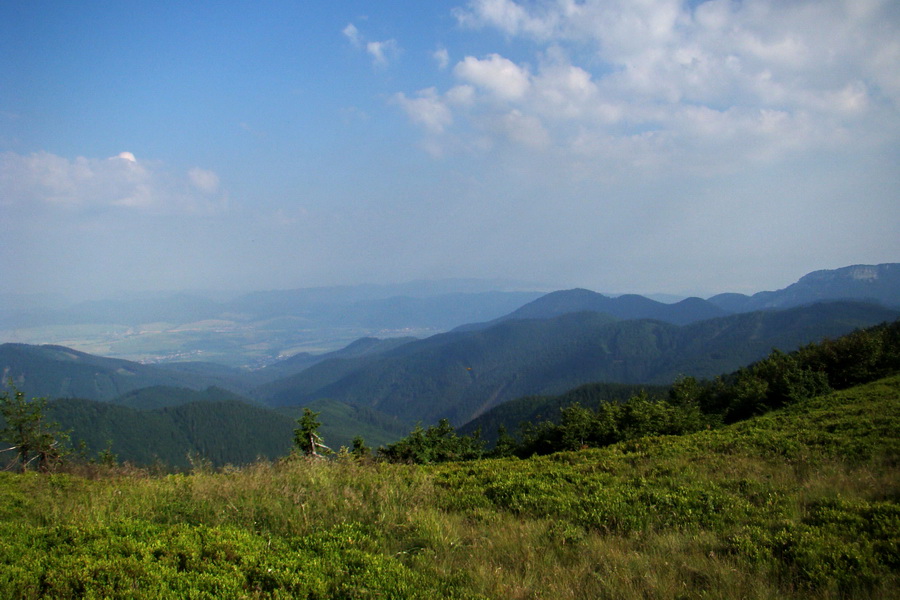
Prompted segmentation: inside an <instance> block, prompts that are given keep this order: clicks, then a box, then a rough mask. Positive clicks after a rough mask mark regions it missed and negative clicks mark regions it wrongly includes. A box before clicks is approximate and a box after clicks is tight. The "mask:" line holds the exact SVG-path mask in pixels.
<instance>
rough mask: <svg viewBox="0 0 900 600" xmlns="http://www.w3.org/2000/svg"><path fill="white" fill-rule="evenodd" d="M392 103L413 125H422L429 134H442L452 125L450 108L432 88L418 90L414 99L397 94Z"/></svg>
mask: <svg viewBox="0 0 900 600" xmlns="http://www.w3.org/2000/svg"><path fill="white" fill-rule="evenodd" d="M394 101H395V102H397V104H399V105H400V106H401V108H403V110H404V111H405V112H406V114H407V115H408V116H409V118H410V119H411V120H412V121H413V122H414V123H418V124H420V125H422V126H423V127H425V129H426V130H427V131H429V132H430V133H433V134H437V133H443V131H444V129H446V128H447V127H448V126H449V125H450V124H451V123H453V114H452V112H451V111H450V108H449V107H448V105H447V103H446V102H445V101H444V100H443V99H442V98H440V97H439V96H438V94H437V91H436V90H435V89H434V88H428V89H425V90H420V91H419V92H418V93H417V94H416V97H415V98H407V97H406V95H405V94H402V93H398V94H395V95H394Z"/></svg>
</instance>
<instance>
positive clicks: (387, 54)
mask: <svg viewBox="0 0 900 600" xmlns="http://www.w3.org/2000/svg"><path fill="white" fill-rule="evenodd" d="M366 52H368V53H369V54H370V55H371V56H372V60H373V62H374V63H375V64H376V65H378V66H386V65H387V64H388V63H389V62H390V61H391V60H393V59H394V58H395V57H396V56H397V54H398V53H399V48H398V47H397V42H396V41H394V40H385V41H383V42H369V43H367V44H366Z"/></svg>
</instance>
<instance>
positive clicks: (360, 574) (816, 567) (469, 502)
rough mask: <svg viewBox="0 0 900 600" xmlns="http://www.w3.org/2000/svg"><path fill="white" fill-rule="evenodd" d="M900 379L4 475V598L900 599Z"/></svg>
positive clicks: (0, 520)
mask: <svg viewBox="0 0 900 600" xmlns="http://www.w3.org/2000/svg"><path fill="white" fill-rule="evenodd" d="M898 432H900V377H893V378H888V379H882V380H879V381H876V382H874V383H870V384H866V385H862V386H858V387H854V388H851V389H848V390H844V391H841V392H835V393H832V394H829V395H826V396H821V397H817V398H814V399H811V400H806V401H802V402H799V403H797V404H794V405H791V406H790V407H788V408H785V409H782V410H779V411H774V412H771V413H768V414H766V415H763V416H760V417H756V418H753V419H749V420H746V421H742V422H740V423H737V424H734V425H731V426H728V427H724V428H721V429H716V430H707V431H702V432H700V433H695V434H690V435H685V436H665V437H650V438H640V439H636V440H629V441H627V442H623V443H620V444H617V445H613V446H610V447H606V448H601V449H591V450H581V451H575V452H563V453H557V454H552V455H549V456H543V457H533V458H529V459H517V458H508V459H493V460H479V461H469V462H458V463H445V464H440V465H432V466H417V465H403V464H387V463H378V462H369V461H366V460H358V459H355V458H353V457H351V456H350V455H346V454H345V455H340V456H338V457H337V458H336V459H334V460H308V459H304V458H299V457H297V458H287V459H284V460H281V461H275V462H258V463H255V464H253V465H250V466H247V467H243V468H224V469H220V470H217V471H212V470H210V469H208V468H204V466H203V465H198V466H197V467H196V468H195V469H194V471H193V472H191V473H189V474H178V475H159V474H153V473H151V472H148V471H145V470H139V469H133V468H129V467H127V466H105V467H104V466H100V465H82V466H80V467H71V468H70V472H65V473H56V474H50V475H47V474H37V473H28V474H24V475H21V474H13V473H0V539H2V540H3V542H2V544H0V565H2V566H0V597H4V598H309V599H325V598H347V599H357V598H498V599H499V598H504V599H505V598H512V599H516V598H521V599H525V598H547V599H566V598H572V599H576V598H579V599H581V598H583V599H588V598H592V599H593V598H611V599H612V598H624V599H627V598H635V599H637V598H723V599H725V598H728V599H731V598H773V599H774V598H867V599H868V598H896V597H900V592H898V590H900V577H898V573H900V506H898V498H900V478H898V469H897V466H898V458H900V439H898Z"/></svg>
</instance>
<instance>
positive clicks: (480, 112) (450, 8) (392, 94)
mask: <svg viewBox="0 0 900 600" xmlns="http://www.w3.org/2000/svg"><path fill="white" fill-rule="evenodd" d="M898 40H900V4H898V3H896V2H891V1H889V0H865V1H857V2H844V1H839V0H819V1H816V0H799V1H797V2H790V3H785V2H778V1H776V0H744V1H743V2H730V1H726V0H707V1H703V0H685V1H677V0H648V1H647V2H640V3H635V2H626V1H623V0H585V1H584V2H578V3H576V2H574V1H572V0H523V1H513V0H454V1H447V0H436V1H434V2H414V1H411V0H403V1H401V0H385V1H384V2H379V3H377V4H372V3H368V2H361V1H349V2H341V3H325V2H304V3H296V2H288V1H286V0H276V1H273V2H267V3H265V4H262V5H260V4H253V3H245V2H237V1H225V2H219V3H214V4H200V3H180V2H177V3H176V2H167V1H163V2H157V3H152V4H149V5H141V6H135V5H124V4H109V3H100V2H95V1H88V2H81V3H53V2H41V1H37V2H21V1H18V0H16V1H13V2H7V3H3V4H2V5H0V214H2V218H0V234H2V236H3V241H4V243H3V244H2V245H0V281H3V285H4V290H5V291H7V292H19V293H23V294H28V293H38V292H39V293H43V294H46V293H58V294H62V295H65V296H69V297H74V298H81V299H89V298H90V299H99V298H108V297H113V296H116V295H121V294H123V293H133V292H135V291H146V292H156V291H178V290H192V289H193V290H200V289H208V290H220V291H224V290H229V291H232V292H234V293H241V292H249V291H254V290H275V289H297V288H310V287H326V286H334V285H356V284H392V283H401V282H408V281H418V280H444V279H451V278H474V279H501V280H517V281H528V282H539V283H540V284H541V285H543V286H546V287H547V288H548V289H567V288H574V287H583V288H587V289H591V290H594V291H597V292H600V293H605V294H623V293H640V294H672V295H677V296H700V297H708V296H711V295H714V294H717V293H723V292H739V293H747V294H752V293H755V292H758V291H763V290H777V289H781V288H783V287H785V286H787V285H789V284H791V283H793V282H794V281H796V280H797V279H799V278H800V277H801V276H803V275H805V274H807V273H809V272H812V271H817V270H822V269H835V268H840V267H845V266H850V265H855V264H879V263H886V262H896V261H897V260H898V257H900V236H898V235H897V232H896V229H897V223H900V201H898V196H897V190H898V189H900V169H898V165H900V42H898Z"/></svg>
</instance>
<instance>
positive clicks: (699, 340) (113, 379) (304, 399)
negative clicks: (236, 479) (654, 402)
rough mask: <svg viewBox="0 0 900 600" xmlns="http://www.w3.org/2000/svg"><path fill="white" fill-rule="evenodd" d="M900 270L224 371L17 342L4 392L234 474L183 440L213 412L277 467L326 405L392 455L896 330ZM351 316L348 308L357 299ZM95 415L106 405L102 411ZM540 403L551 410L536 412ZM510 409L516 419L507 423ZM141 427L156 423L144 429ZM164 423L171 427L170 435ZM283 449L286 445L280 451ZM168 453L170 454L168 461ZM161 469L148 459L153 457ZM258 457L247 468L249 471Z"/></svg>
mask: <svg viewBox="0 0 900 600" xmlns="http://www.w3.org/2000/svg"><path fill="white" fill-rule="evenodd" d="M898 267H900V265H896V264H887V265H876V266H854V267H847V268H844V269H838V270H836V271H825V272H816V273H811V274H809V275H807V276H805V277H803V278H801V279H800V280H799V281H798V282H797V283H795V284H793V285H792V286H789V287H788V288H785V289H784V290H779V291H777V292H761V293H759V294H755V295H753V296H746V295H736V294H726V295H719V296H714V297H712V298H710V299H708V300H703V299H700V298H688V299H684V300H681V301H679V302H675V303H671V304H665V303H661V302H658V301H655V300H651V299H649V298H645V297H642V296H636V295H626V296H618V297H609V296H604V295H602V294H598V293H596V292H592V291H589V290H583V289H576V290H565V291H557V292H552V293H549V294H544V295H538V296H537V297H530V296H531V295H530V294H525V296H524V297H527V300H526V301H525V302H524V303H520V304H518V305H517V306H515V307H514V308H512V309H511V310H510V311H508V312H506V313H504V314H501V315H499V316H496V317H493V318H490V319H487V320H481V321H479V322H476V323H470V324H462V325H458V326H455V328H454V329H452V330H450V331H446V332H444V333H438V334H435V335H430V336H428V337H425V338H423V339H415V338H412V337H399V336H398V337H391V338H387V339H377V338H373V337H363V338H360V339H357V340H356V341H354V342H352V343H350V344H348V345H345V346H344V347H342V348H340V349H337V350H334V351H331V352H322V353H311V352H300V353H296V354H294V355H293V356H291V357H288V358H285V359H283V360H280V361H276V362H274V363H272V364H269V365H268V366H265V367H264V368H259V369H252V370H250V369H246V368H235V367H233V366H227V365H222V364H218V363H210V362H170V363H165V364H140V363H137V362H133V361H127V360H121V359H117V358H106V357H101V356H95V355H92V354H88V353H84V352H80V351H77V350H73V349H71V348H68V347H64V346H59V345H44V346H35V345H30V344H3V345H0V371H2V375H3V379H4V380H7V379H12V380H13V382H14V383H15V384H16V385H17V386H18V387H19V389H22V390H23V391H25V392H26V393H27V394H28V395H33V396H46V397H50V398H68V399H70V400H65V401H63V400H60V401H59V402H60V403H61V404H59V406H70V409H67V410H68V412H66V411H63V412H61V413H60V414H62V415H64V418H62V419H61V421H66V423H72V424H77V427H76V428H85V427H87V428H90V427H92V426H91V425H90V423H92V422H95V423H96V424H97V429H98V430H102V431H112V430H114V429H116V427H117V426H114V425H109V426H104V427H105V428H106V429H104V427H100V425H99V424H100V423H101V422H106V421H103V419H106V420H107V421H109V422H110V423H112V422H115V423H119V424H120V425H121V423H124V422H126V421H127V422H129V423H132V425H131V426H133V427H138V428H139V429H140V428H144V427H151V425H152V427H154V428H155V431H157V433H156V434H154V436H155V437H156V438H159V439H169V440H172V442H171V444H172V445H174V446H177V447H178V448H181V449H183V448H185V447H188V448H193V449H194V451H198V450H197V448H199V446H203V447H204V448H206V450H203V451H204V452H208V453H212V454H214V455H215V457H214V458H215V460H216V461H219V462H222V461H225V462H228V461H232V462H234V461H236V460H238V459H234V458H232V457H231V455H229V454H228V453H227V452H226V451H224V450H221V449H219V447H218V446H216V445H215V443H214V442H210V441H208V440H207V441H204V442H202V444H201V443H200V442H199V441H198V440H200V439H203V440H206V437H204V436H206V435H211V434H209V433H208V432H207V433H204V434H203V435H201V436H200V437H197V438H191V437H190V436H187V434H184V433H177V432H175V433H173V431H176V430H178V428H179V427H181V426H182V425H184V423H185V422H187V421H190V422H191V423H194V425H190V426H189V427H188V429H187V431H199V430H198V429H197V427H198V425H197V424H196V419H198V418H201V417H195V416H193V415H202V414H203V413H204V411H206V412H209V411H212V412H211V413H210V416H209V418H210V419H219V420H221V419H225V421H228V420H229V419H244V420H245V421H247V422H253V423H266V422H267V423H269V425H266V426H265V427H266V428H267V429H266V432H267V433H266V435H264V436H262V437H261V438H260V440H259V441H258V443H253V442H247V441H244V442H242V443H244V444H245V446H246V447H247V448H249V449H251V450H253V451H255V452H257V453H259V454H263V455H268V454H267V453H268V452H270V450H271V448H274V447H279V448H280V447H283V446H284V444H285V443H289V438H290V431H291V426H292V420H293V419H294V418H296V417H297V416H299V414H300V412H301V410H302V407H303V406H313V407H316V408H315V410H318V411H321V413H322V414H323V415H325V416H326V418H327V421H324V420H323V432H325V433H327V435H328V436H329V438H328V439H331V440H332V441H335V440H339V441H340V444H341V445H347V444H349V441H350V439H351V438H352V436H353V435H355V434H356V433H360V432H365V434H366V437H367V439H370V440H371V441H372V442H374V443H388V442H390V441H392V440H393V439H397V438H399V437H401V436H402V434H403V431H404V429H405V428H408V427H410V426H412V425H414V424H415V423H416V422H422V423H432V422H435V421H437V420H438V419H441V418H447V419H449V420H450V421H451V422H452V423H454V424H455V425H463V424H466V423H472V424H473V426H474V424H478V423H481V424H483V426H485V427H490V426H493V424H495V423H498V422H504V419H506V420H507V421H508V420H509V418H511V417H509V415H517V414H526V413H528V409H527V402H528V401H527V400H519V401H517V402H525V404H520V405H518V407H516V405H515V404H514V403H513V404H507V403H509V402H511V401H513V400H516V399H519V398H526V397H532V398H535V397H538V396H541V397H543V396H555V395H559V394H563V393H564V392H567V391H568V390H572V389H573V388H577V386H583V385H585V384H594V385H595V386H596V385H609V384H612V383H615V384H619V385H621V386H625V387H620V388H617V389H618V392H621V391H622V390H624V389H627V390H633V389H635V386H647V385H666V384H668V383H671V381H672V380H673V379H674V378H676V377H677V376H679V375H694V376H697V377H712V376H715V375H717V374H720V373H725V372H728V371H732V370H734V369H737V368H739V367H741V366H743V365H746V364H748V363H750V362H752V361H754V360H757V359H759V358H761V357H763V356H765V355H766V354H768V353H769V352H770V351H771V350H772V349H773V348H778V349H781V350H784V351H789V350H792V349H794V348H797V347H798V346H800V345H803V344H806V343H809V342H813V341H818V340H820V339H822V338H823V337H837V336H840V335H842V334H844V333H847V332H849V331H852V330H853V329H856V328H860V327H867V326H870V325H874V324H877V323H880V322H884V321H893V320H896V319H897V318H898V317H900V310H898V307H900V268H898ZM354 293H356V294H363V292H359V291H357V292H354ZM333 294H339V292H335V291H332V292H327V293H326V292H325V291H323V290H319V291H318V292H316V293H312V292H308V293H306V296H307V301H309V300H310V298H312V297H314V298H315V301H316V302H327V301H328V300H329V299H331V300H333V299H334V298H333ZM340 294H344V296H343V297H345V298H347V297H353V295H354V294H353V293H351V294H349V296H348V295H347V291H346V290H344V291H341V292H340ZM473 294H474V295H475V296H479V297H482V298H486V297H490V298H493V299H492V300H491V302H494V301H495V300H496V301H497V302H499V304H495V305H494V308H493V309H492V310H494V312H496V310H497V309H498V307H499V306H500V305H501V304H504V303H508V302H510V301H511V300H512V298H514V297H515V296H514V295H513V296H510V295H503V294H506V292H503V293H501V296H493V295H491V294H488V295H487V296H484V294H485V293H484V292H473ZM303 295H304V294H299V293H294V292H285V293H273V294H262V295H261V296H257V297H249V298H248V297H244V298H243V299H238V300H237V301H236V302H238V304H239V303H240V302H246V303H247V305H246V306H244V307H243V308H244V309H245V310H249V307H250V306H254V305H255V306H257V310H258V311H259V312H258V313H257V315H263V314H267V315H269V316H271V315H275V314H284V311H286V310H293V309H291V306H292V305H291V302H292V300H291V298H295V299H296V297H302V296H303ZM524 297H520V300H522V299H523V298H524ZM436 298H437V299H436ZM453 298H455V299H456V300H457V301H458V302H460V303H462V304H465V301H464V300H463V299H462V298H468V299H471V297H470V296H454V295H453V294H450V295H442V296H440V297H432V298H431V299H427V298H425V299H423V298H413V297H405V298H404V299H403V300H402V301H400V300H396V299H389V298H388V299H386V298H381V299H374V300H372V299H368V300H365V306H366V307H367V309H366V310H369V311H370V312H369V313H368V314H370V315H371V314H373V313H372V312H371V309H372V307H373V306H376V305H378V304H379V303H380V304H381V308H380V309H379V310H383V311H387V312H390V307H391V306H415V305H416V303H417V302H418V301H419V300H426V304H428V303H431V304H429V306H431V307H437V306H438V305H440V304H441V303H444V302H451V303H452V301H453ZM848 299H850V300H849V301H848ZM860 299H862V300H864V301H859V300H860ZM354 301H355V300H354ZM301 304H302V303H301ZM475 304H477V303H474V304H470V305H469V306H468V308H465V309H464V310H463V309H460V311H458V312H457V313H456V316H455V317H453V319H450V318H448V319H447V320H446V321H445V322H444V324H445V325H447V324H448V323H450V322H451V321H453V320H454V319H458V318H459V316H460V315H461V314H463V313H465V312H466V311H472V310H474V307H475ZM337 305H339V306H341V307H342V308H343V309H345V310H346V309H348V307H349V306H350V305H352V302H351V303H350V304H346V303H345V304H341V303H340V302H338V303H337ZM230 306H231V307H232V308H235V307H236V306H237V304H231V305H230ZM309 306H311V305H310V304H305V305H302V306H301V307H300V308H297V309H296V310H293V317H292V318H295V319H296V318H300V317H299V316H298V315H300V313H301V312H302V311H303V310H306V309H308V308H309ZM482 306H484V305H482ZM304 307H305V308H304ZM745 309H752V311H750V312H747V311H746V310H745ZM267 311H268V312H267ZM376 312H377V311H376ZM475 312H476V313H477V312H478V311H475ZM198 314H200V313H196V314H193V315H191V316H197V315H198ZM478 314H483V313H478ZM394 317H395V318H397V319H400V320H398V321H394V324H397V323H400V322H401V321H402V319H403V318H405V317H402V315H401V316H398V315H394ZM347 318H348V320H350V321H352V317H349V316H348V317H347ZM367 318H368V317H367ZM379 318H387V317H386V316H384V315H383V316H382V317H379ZM423 318H424V317H423ZM420 322H421V323H424V322H425V321H420ZM260 331H262V330H260ZM596 382H606V383H603V384H599V383H596ZM598 389H600V388H595V391H594V392H592V394H593V396H591V397H595V398H598V399H599V400H598V401H600V400H602V399H603V398H607V399H608V396H609V394H613V395H615V393H618V392H609V391H608V390H609V389H610V388H604V389H605V391H603V390H601V391H597V390H598ZM622 393H625V392H622ZM563 398H565V397H563ZM74 399H78V400H77V402H75V400H74ZM565 401H568V400H560V402H565ZM66 402H68V403H69V404H66ZM73 402H74V403H75V404H72V403H73ZM79 402H80V403H81V404H78V403H79ZM91 402H93V403H97V402H101V403H103V405H102V406H101V407H100V408H98V407H97V406H95V405H94V404H91ZM532 405H534V406H537V404H535V402H534V401H532ZM71 406H76V407H80V408H77V409H74V408H71ZM241 406H243V407H247V408H245V409H244V408H239V407H241ZM504 406H505V407H506V409H505V410H506V413H507V416H506V417H503V416H502V414H500V413H496V412H494V411H498V410H501V408H503V407H504ZM91 407H92V408H91ZM110 407H114V408H110ZM60 410H61V409H60ZM536 410H537V409H536ZM79 411H82V412H85V411H86V412H89V413H91V414H94V415H95V418H94V420H93V421H91V420H90V419H87V420H85V419H84V418H81V417H78V416H77V414H78V413H79ZM128 411H131V412H128ZM242 411H248V412H246V413H245V412H242ZM212 413H215V416H214V415H213V414H212ZM135 414H138V415H141V414H146V415H156V416H147V418H146V419H143V418H142V417H135ZM100 415H105V416H103V417H102V418H101V416H100ZM159 415H163V416H164V417H165V418H163V417H161V416H159ZM223 415H231V416H223ZM240 415H244V416H240ZM247 415H253V416H252V417H250V416H247ZM491 415H493V416H491ZM498 415H500V416H498ZM126 417H127V418H126ZM110 419H112V420H111V421H110ZM123 419H124V420H123ZM160 419H163V421H165V419H170V421H166V423H167V424H166V425H165V426H164V427H163V426H162V425H160V424H159V423H161V422H163V421H160ZM171 419H174V421H171ZM191 419H194V421H191ZM267 419H269V420H268V421H267ZM485 419H487V420H485ZM186 420H187V421H186ZM66 423H64V425H66ZM135 423H137V424H138V425H133V424H135ZM173 423H174V425H173ZM276 424H277V425H276ZM220 425H221V431H222V432H226V431H231V430H230V429H229V427H233V428H234V431H235V432H241V431H244V429H242V428H241V426H238V425H237V424H231V425H229V424H226V423H225V422H224V421H222V422H221V423H220ZM67 426H68V425H67ZM73 426H75V425H73ZM172 427H175V429H174V430H173V429H171V428H172ZM191 427H193V429H191ZM200 430H203V431H206V430H204V429H203V428H202V427H201V428H200ZM165 432H168V433H165ZM269 434H272V436H274V437H271V436H270V435H269ZM79 435H81V438H80V439H84V440H86V442H87V443H88V445H89V447H91V448H92V449H93V450H95V451H96V450H97V449H98V446H97V444H100V443H101V441H104V440H101V439H100V438H102V437H103V435H100V434H96V432H94V433H92V434H90V435H87V434H83V435H82V434H79ZM122 435H123V434H122V433H121V432H120V433H118V434H117V436H118V437H117V438H116V439H117V441H116V443H117V444H122V442H120V441H118V440H119V439H120V438H121V436H122ZM134 435H138V434H137V433H134ZM141 435H143V434H141ZM228 435H232V434H228ZM233 435H235V436H237V435H239V434H238V433H234V434H233ZM240 435H243V434H240ZM186 436H187V437H186ZM285 436H286V438H285ZM112 437H116V436H112ZM151 437H153V436H151ZM270 437H271V439H273V440H275V441H272V442H271V444H270ZM88 438H90V439H88ZM263 438H265V440H263ZM110 439H112V438H110ZM192 440H193V441H192ZM285 440H287V441H285ZM204 444H205V446H204ZM266 444H270V445H266ZM100 447H102V446H100ZM213 448H216V450H215V452H213V450H212V449H213ZM129 452H132V453H133V452H134V451H133V450H129ZM179 452H180V450H179ZM151 454H153V453H151ZM182 454H183V453H182ZM154 455H155V456H156V457H157V458H159V457H160V456H161V455H160V453H159V452H155V454H154ZM146 456H147V455H146V454H143V455H141V457H142V460H143V459H144V458H146ZM244 458H246V457H243V455H242V457H241V458H240V460H244ZM166 460H168V459H166Z"/></svg>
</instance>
